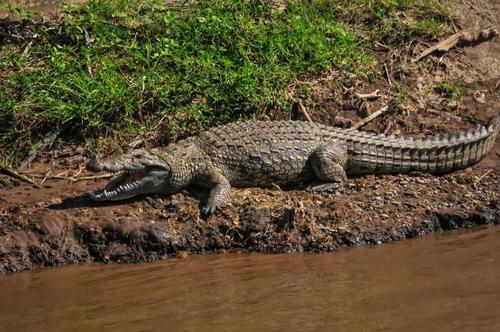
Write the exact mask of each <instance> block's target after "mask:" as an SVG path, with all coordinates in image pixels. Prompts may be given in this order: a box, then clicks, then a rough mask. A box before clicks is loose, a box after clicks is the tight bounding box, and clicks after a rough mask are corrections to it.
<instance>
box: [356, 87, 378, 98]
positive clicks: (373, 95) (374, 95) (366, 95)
mask: <svg viewBox="0 0 500 332" xmlns="http://www.w3.org/2000/svg"><path fill="white" fill-rule="evenodd" d="M379 93H380V90H379V89H377V90H375V91H373V92H371V93H357V92H355V93H354V94H355V95H356V97H358V98H359V99H367V100H374V99H378V98H380V94H379Z"/></svg>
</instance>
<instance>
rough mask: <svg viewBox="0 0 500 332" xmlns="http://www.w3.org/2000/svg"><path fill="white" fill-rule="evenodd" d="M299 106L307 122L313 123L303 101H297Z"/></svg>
mask: <svg viewBox="0 0 500 332" xmlns="http://www.w3.org/2000/svg"><path fill="white" fill-rule="evenodd" d="M297 105H299V108H300V111H301V112H302V114H304V116H305V117H306V119H307V121H309V122H313V121H312V120H311V117H310V116H309V113H307V110H306V108H305V107H304V104H302V101H300V100H297Z"/></svg>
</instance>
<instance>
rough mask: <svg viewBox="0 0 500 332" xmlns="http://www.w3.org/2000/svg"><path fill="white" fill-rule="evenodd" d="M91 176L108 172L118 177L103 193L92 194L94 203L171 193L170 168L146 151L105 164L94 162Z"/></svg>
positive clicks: (160, 159)
mask: <svg viewBox="0 0 500 332" xmlns="http://www.w3.org/2000/svg"><path fill="white" fill-rule="evenodd" d="M87 169H88V170H89V171H92V172H102V171H108V172H112V173H117V174H118V176H117V177H116V178H115V179H113V180H111V181H110V182H109V183H108V185H107V186H106V187H105V188H104V189H99V190H96V191H94V192H92V193H90V197H91V198H92V199H93V200H94V201H117V200H123V199H127V198H130V197H134V196H137V195H142V194H151V193H159V192H161V193H168V192H169V191H170V190H168V188H171V183H170V182H171V167H170V166H169V163H168V162H167V161H166V160H165V158H161V157H159V156H158V155H157V154H154V153H151V152H147V151H145V150H137V151H133V152H132V153H129V154H124V155H121V156H118V157H116V158H113V159H109V160H105V161H100V162H99V161H95V160H94V161H91V162H89V163H88V164H87Z"/></svg>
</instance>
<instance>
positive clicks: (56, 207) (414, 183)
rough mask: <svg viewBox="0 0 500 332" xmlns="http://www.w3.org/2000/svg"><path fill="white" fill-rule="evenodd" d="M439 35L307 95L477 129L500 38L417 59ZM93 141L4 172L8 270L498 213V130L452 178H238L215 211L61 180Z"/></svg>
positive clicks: (430, 125)
mask: <svg viewBox="0 0 500 332" xmlns="http://www.w3.org/2000/svg"><path fill="white" fill-rule="evenodd" d="M447 3H448V4H449V5H450V8H452V10H453V13H454V17H456V21H455V24H456V25H457V27H458V28H459V29H464V30H466V29H470V28H478V27H485V26H488V25H492V24H493V25H496V26H497V27H500V15H499V13H500V8H499V5H498V4H496V1H493V0H489V1H487V0H478V1H465V0H464V1H447ZM427 46H428V45H424V44H419V43H415V44H412V45H409V46H407V47H401V48H398V49H390V48H388V49H384V48H383V49H381V50H374V51H373V52H374V54H375V58H376V59H377V61H378V64H379V66H378V68H379V71H378V72H375V73H373V74H372V75H369V77H368V78H366V79H358V80H345V79H344V78H343V79H342V83H343V87H342V85H341V84H339V81H338V79H337V78H338V77H342V74H339V73H328V74H326V75H325V76H324V77H320V78H318V77H316V78H311V79H310V80H307V82H305V84H307V85H309V86H310V87H311V89H312V91H313V94H312V96H310V97H307V98H303V104H304V105H305V106H306V108H307V109H308V113H309V115H310V116H311V118H312V119H313V120H314V121H317V122H322V123H327V124H331V125H336V126H346V127H347V126H349V125H350V124H352V123H354V122H356V121H359V120H360V115H359V114H360V113H365V115H366V114H367V113H370V112H372V111H373V110H376V109H378V108H379V107H381V106H383V105H386V104H387V103H389V102H391V101H392V102H395V101H397V103H398V108H397V109H398V110H397V111H395V112H391V113H389V114H386V115H383V116H381V117H380V118H377V119H376V120H374V121H372V122H371V123H369V124H368V125H366V126H365V127H363V130H367V131H373V132H384V133H387V134H395V135H412V136H420V135H428V134H443V133H448V132H453V133H456V132H460V131H463V130H467V129H470V128H473V127H474V126H475V125H477V124H478V123H485V122H487V120H488V119H489V118H491V117H492V116H493V115H494V114H495V112H498V111H499V110H500V72H499V68H500V58H499V54H500V42H499V40H498V37H497V38H496V39H494V40H492V41H488V42H485V43H482V44H479V45H476V46H473V47H465V48H457V49H454V50H452V51H451V52H449V53H446V54H443V55H441V56H435V55H432V56H429V57H428V58H426V59H424V60H422V61H421V62H419V63H412V62H411V61H410V60H411V59H412V58H413V57H414V56H415V55H416V54H418V53H419V52H420V51H422V50H423V49H425V47H427ZM442 82H459V85H460V95H459V96H458V97H457V96H449V95H446V93H443V92H442V91H439V89H436V85H437V84H439V83H442ZM375 89H379V90H380V93H381V95H382V97H381V98H380V99H379V100H377V101H374V102H369V103H367V104H365V105H364V106H363V109H361V111H360V105H359V104H357V105H353V103H352V101H353V97H352V96H353V93H354V92H358V93H366V92H372V91H374V90H375ZM292 93H293V91H292ZM283 117H292V118H299V119H300V118H301V117H303V114H301V113H300V112H298V113H297V114H294V112H291V114H286V113H273V112H271V113H270V114H269V119H277V118H283ZM84 152H85V151H84V149H83V148H81V147H79V146H68V145H64V144H63V143H61V145H59V146H57V147H55V149H53V150H52V151H51V152H48V153H45V154H44V155H42V156H41V157H40V158H39V160H37V161H36V162H35V163H34V164H32V165H31V166H30V167H29V169H28V171H27V173H26V175H27V176H28V177H32V178H33V179H34V180H35V181H36V182H37V183H40V186H39V187H38V188H36V187H34V186H32V185H29V184H26V183H24V182H20V181H18V180H16V179H14V178H11V177H7V176H2V175H0V273H7V272H14V271H20V270H25V269H31V268H34V267H39V266H54V265H64V264H70V263H77V262H88V261H99V262H144V261H153V260H158V259H164V258H167V257H184V256H186V255H188V254H194V253H203V252H220V251H252V252H266V253H277V252H302V251H310V252H328V251H334V250H337V249H339V248H343V247H352V246H358V245H361V244H380V243H385V242H390V241H395V240H400V239H406V238H412V237H416V236H420V235H423V234H426V233H429V232H434V231H442V230H447V229H455V228H461V227H471V226H474V225H493V224H498V223H500V186H499V183H500V163H499V160H500V139H497V143H496V145H495V147H494V149H493V151H492V152H491V153H490V154H489V155H488V156H487V158H485V159H484V160H483V161H481V163H479V164H478V165H476V166H474V167H472V168H469V169H467V170H463V171H458V172H455V173H452V174H449V175H446V176H441V177H435V176H430V175H425V174H416V175H412V176H406V175H405V176H403V175H395V176H366V177H360V178H353V179H349V180H348V182H347V184H346V186H345V188H344V189H342V190H339V191H338V192H337V193H334V194H329V193H309V192H306V191H301V190H291V191H281V190H278V189H276V190H270V189H259V188H249V189H234V190H233V192H232V194H231V198H230V201H229V204H228V206H227V207H226V208H225V209H224V210H223V211H222V212H218V213H216V214H215V215H213V216H210V217H208V218H203V217H202V216H201V215H200V212H199V201H200V200H203V197H204V195H205V194H206V192H204V191H203V190H201V189H197V188H192V189H189V190H187V191H183V192H181V193H178V194H176V195H173V196H169V197H162V196H152V197H139V198H136V199H132V200H128V201H124V202H116V203H104V204H102V203H94V202H92V201H91V200H90V199H89V198H88V196H87V193H88V192H89V191H91V190H93V189H95V188H96V187H102V186H103V185H104V184H105V182H106V180H92V181H70V180H64V179H54V178H52V176H54V175H59V176H67V177H72V176H73V177H76V178H79V177H82V176H88V175H91V174H86V172H85V171H83V166H84V164H85V156H84V155H85V153H84ZM34 175H41V176H42V177H43V176H44V175H47V177H46V178H39V177H34Z"/></svg>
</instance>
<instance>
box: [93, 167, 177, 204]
mask: <svg viewBox="0 0 500 332" xmlns="http://www.w3.org/2000/svg"><path fill="white" fill-rule="evenodd" d="M165 174H167V173H166V172H162V171H154V172H145V171H138V172H125V173H123V174H122V175H121V176H120V177H118V178H117V179H115V180H112V181H110V182H109V184H108V185H107V186H106V188H104V189H99V190H96V191H94V192H92V193H90V198H91V199H92V200H94V201H98V202H101V201H119V200H124V199H127V198H131V197H134V196H137V195H142V194H149V193H153V192H159V191H160V188H161V184H162V182H163V181H162V179H161V178H162V175H165Z"/></svg>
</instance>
